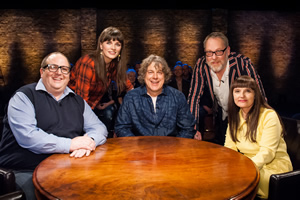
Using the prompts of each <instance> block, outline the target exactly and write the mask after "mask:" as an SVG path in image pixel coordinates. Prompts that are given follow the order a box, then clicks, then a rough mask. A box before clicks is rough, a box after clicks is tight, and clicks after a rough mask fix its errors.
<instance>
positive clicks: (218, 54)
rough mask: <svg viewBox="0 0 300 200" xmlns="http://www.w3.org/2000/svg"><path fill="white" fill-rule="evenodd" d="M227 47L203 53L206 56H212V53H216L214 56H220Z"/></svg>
mask: <svg viewBox="0 0 300 200" xmlns="http://www.w3.org/2000/svg"><path fill="white" fill-rule="evenodd" d="M227 47H228V46H227ZM227 47H226V48H225V49H223V50H218V51H205V55H206V56H207V57H212V56H213V55H214V54H216V56H222V55H223V54H224V52H225V51H226V49H227Z"/></svg>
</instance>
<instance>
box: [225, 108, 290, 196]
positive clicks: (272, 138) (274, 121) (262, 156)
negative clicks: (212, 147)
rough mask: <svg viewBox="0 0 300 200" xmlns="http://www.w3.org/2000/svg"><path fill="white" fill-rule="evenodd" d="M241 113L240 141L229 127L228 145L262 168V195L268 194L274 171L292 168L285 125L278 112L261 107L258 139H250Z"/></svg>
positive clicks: (281, 171) (260, 191)
mask: <svg viewBox="0 0 300 200" xmlns="http://www.w3.org/2000/svg"><path fill="white" fill-rule="evenodd" d="M239 115H240V126H239V128H238V132H237V138H238V140H239V142H237V143H235V142H233V141H232V139H231V136H230V130H229V127H228V128H227V133H226V140H225V145H224V146H225V147H228V148H230V149H233V150H235V151H238V150H239V151H240V152H241V153H242V154H244V155H245V156H247V157H248V158H250V159H251V160H252V161H253V162H254V163H255V164H256V166H257V167H258V169H259V170H260V182H259V186H258V187H259V189H258V192H257V194H258V196H260V197H261V198H268V193H269V180H270V176H271V175H272V174H279V173H284V172H288V171H292V170H293V167H292V164H291V160H290V157H289V155H288V154H287V151H286V143H285V141H284V139H283V137H282V135H281V132H282V127H281V124H280V121H279V118H278V115H277V113H276V112H275V111H274V110H272V109H267V108H261V109H260V114H259V120H258V126H257V135H256V141H257V142H256V143H253V142H251V141H249V140H247V139H246V137H245V134H246V131H247V123H246V121H245V120H244V118H243V117H242V111H240V113H239Z"/></svg>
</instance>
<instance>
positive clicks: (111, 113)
mask: <svg viewBox="0 0 300 200" xmlns="http://www.w3.org/2000/svg"><path fill="white" fill-rule="evenodd" d="M117 111H118V110H117V108H116V106H115V105H114V104H113V105H110V106H107V108H105V109H104V110H99V109H97V108H95V109H94V113H95V114H96V115H97V116H98V118H99V119H100V121H101V122H103V124H104V125H105V126H106V128H107V131H108V136H107V137H108V138H112V137H113V132H114V125H115V119H116V114H117Z"/></svg>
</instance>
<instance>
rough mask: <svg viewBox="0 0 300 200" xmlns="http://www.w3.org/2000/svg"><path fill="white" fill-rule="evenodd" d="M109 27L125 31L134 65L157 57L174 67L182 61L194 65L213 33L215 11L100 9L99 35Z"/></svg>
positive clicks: (130, 61)
mask: <svg viewBox="0 0 300 200" xmlns="http://www.w3.org/2000/svg"><path fill="white" fill-rule="evenodd" d="M108 26H115V27H118V28H119V29H120V30H121V31H122V32H123V34H124V36H125V38H126V51H127V59H128V63H130V64H133V63H135V61H140V60H142V59H144V58H146V57H147V56H148V55H150V54H157V55H160V56H162V57H164V58H165V59H166V60H167V62H168V64H169V65H170V66H173V65H174V64H175V63H176V61H178V60H181V61H182V62H184V63H187V64H189V65H190V66H194V64H195V62H196V59H197V58H198V57H199V56H200V55H201V54H202V53H203V49H202V41H203V40H204V37H205V36H206V35H207V34H208V33H209V32H210V31H211V11H210V10H98V34H100V32H101V31H102V30H103V29H104V28H106V27H108Z"/></svg>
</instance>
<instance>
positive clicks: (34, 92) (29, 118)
mask: <svg viewBox="0 0 300 200" xmlns="http://www.w3.org/2000/svg"><path fill="white" fill-rule="evenodd" d="M40 74H41V79H40V80H39V82H38V83H32V84H29V85H25V86H23V87H21V88H20V89H18V90H17V91H16V93H15V94H14V95H13V96H12V98H11V99H10V101H9V104H8V108H7V114H6V115H5V117H4V120H3V122H4V128H3V135H2V140H1V143H0V167H3V168H8V169H13V170H14V172H15V176H16V186H17V188H18V189H19V188H21V189H22V190H23V191H24V193H25V195H26V198H27V199H35V195H34V186H33V182H32V173H33V170H34V169H35V167H36V166H37V165H38V164H39V163H40V162H42V161H43V160H44V159H46V158H47V157H48V156H50V155H52V154H54V153H71V154H70V156H71V157H83V156H89V155H90V153H91V151H93V150H95V148H96V146H98V145H101V144H104V143H105V142H106V136H107V130H106V128H105V126H104V124H103V123H102V122H101V121H100V120H99V119H98V117H97V116H96V115H95V114H94V112H93V111H92V109H91V108H90V106H89V105H88V104H87V103H86V102H85V101H84V100H83V99H82V98H81V97H80V96H79V95H76V94H75V93H74V92H73V91H72V90H71V89H70V88H68V87H67V84H68V82H69V78H70V65H69V61H68V59H67V58H66V57H65V56H64V55H63V54H62V53H59V52H54V53H51V54H49V55H47V56H46V57H45V58H44V59H43V61H42V64H41V68H40Z"/></svg>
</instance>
